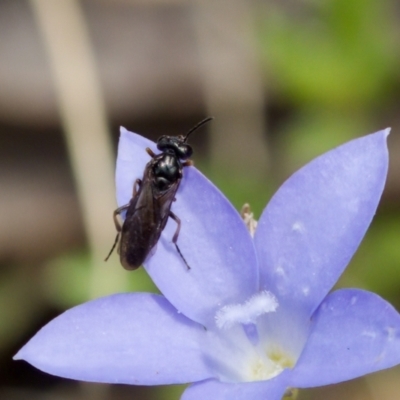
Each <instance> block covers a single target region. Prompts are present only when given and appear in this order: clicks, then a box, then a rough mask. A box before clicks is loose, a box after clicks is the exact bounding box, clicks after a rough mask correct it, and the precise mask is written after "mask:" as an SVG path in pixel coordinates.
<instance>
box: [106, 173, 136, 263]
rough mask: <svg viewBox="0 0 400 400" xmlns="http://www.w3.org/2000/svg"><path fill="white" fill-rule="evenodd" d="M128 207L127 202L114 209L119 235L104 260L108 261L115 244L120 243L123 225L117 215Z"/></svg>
mask: <svg viewBox="0 0 400 400" xmlns="http://www.w3.org/2000/svg"><path fill="white" fill-rule="evenodd" d="M139 180H140V179H139ZM136 183H137V182H136ZM133 190H134V191H135V188H134V189H133ZM128 207H129V204H125V205H124V206H122V207H119V208H117V209H116V210H115V211H114V213H113V219H114V224H115V229H116V230H117V232H118V233H117V236H116V238H115V241H114V244H113V246H112V247H111V250H110V252H109V253H108V256H107V257H106V258H105V259H104V261H107V260H108V259H109V258H110V256H111V254H112V252H113V251H114V249H115V246H116V245H117V243H118V239H119V234H120V232H121V229H122V227H121V224H120V222H119V221H118V218H117V216H118V215H119V214H121V213H122V211H125V210H126V209H127V208H128Z"/></svg>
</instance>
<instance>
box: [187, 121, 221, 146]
mask: <svg viewBox="0 0 400 400" xmlns="http://www.w3.org/2000/svg"><path fill="white" fill-rule="evenodd" d="M212 119H214V117H207V118H205V119H203V120H202V121H200V122H199V123H198V124H196V125H195V126H194V127H193V128H192V129H191V130H190V131H189V132H188V133H187V134H186V135H185V140H184V142H186V141H187V140H188V137H189V135H190V134H191V133H192V132H194V131H195V130H197V129H199V128H200V127H201V126H202V125H204V124H206V123H207V122H208V121H211V120H212Z"/></svg>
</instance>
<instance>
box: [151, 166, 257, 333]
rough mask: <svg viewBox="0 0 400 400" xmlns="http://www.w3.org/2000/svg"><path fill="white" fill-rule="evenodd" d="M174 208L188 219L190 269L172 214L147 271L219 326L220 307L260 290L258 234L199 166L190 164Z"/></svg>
mask: <svg viewBox="0 0 400 400" xmlns="http://www.w3.org/2000/svg"><path fill="white" fill-rule="evenodd" d="M172 211H173V212H174V213H175V214H176V215H178V216H179V218H180V219H181V221H182V224H181V231H180V234H179V238H178V245H179V247H180V249H181V251H182V253H183V255H184V257H185V258H186V260H187V262H188V264H189V266H190V270H188V269H187V268H186V266H185V264H184V263H183V261H182V259H181V257H180V256H179V254H178V252H177V251H176V249H175V247H174V245H173V243H172V236H173V234H174V232H175V230H176V223H175V222H174V221H172V220H171V219H170V220H169V222H168V224H167V226H166V228H165V231H164V233H163V235H162V237H161V239H160V241H159V243H158V245H157V250H156V252H155V254H154V255H153V256H152V257H150V258H149V259H148V261H147V262H146V263H145V265H146V270H147V272H148V273H149V275H150V276H151V278H152V279H153V281H154V282H155V284H156V285H157V286H158V288H159V289H160V290H161V292H162V293H163V294H164V295H165V297H167V298H168V300H169V301H170V302H171V303H172V304H174V306H175V307H176V308H177V309H178V310H179V311H181V312H183V313H184V314H185V315H186V316H187V317H189V318H191V319H193V320H194V321H197V322H199V323H202V324H203V325H205V326H209V327H210V326H213V325H214V322H215V321H214V317H215V312H216V310H218V309H219V308H221V307H223V306H224V305H226V304H231V303H235V304H236V303H241V302H244V301H245V300H247V299H248V298H249V297H250V296H252V295H253V294H254V293H255V292H256V291H257V288H258V269H257V261H256V256H255V250H254V245H253V242H252V239H251V237H250V235H249V233H248V231H247V229H246V227H245V225H244V223H243V221H242V219H241V218H240V216H239V214H238V212H237V211H236V210H235V209H234V208H233V206H232V205H231V203H229V201H228V200H227V199H226V198H225V197H224V196H223V195H222V193H221V192H220V191H219V190H218V189H217V188H216V187H215V186H214V185H212V184H211V182H210V181H208V179H206V178H205V177H204V176H203V175H202V174H201V173H200V172H199V171H198V170H196V169H195V168H192V167H189V168H186V169H185V176H184V178H183V180H182V183H181V186H180V188H179V192H178V194H177V196H176V202H174V204H173V205H172Z"/></svg>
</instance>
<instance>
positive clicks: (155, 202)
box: [105, 117, 212, 270]
mask: <svg viewBox="0 0 400 400" xmlns="http://www.w3.org/2000/svg"><path fill="white" fill-rule="evenodd" d="M211 119H212V117H208V118H206V119H204V120H202V121H201V122H199V123H198V124H197V125H196V126H194V127H193V128H192V129H190V131H189V132H188V133H187V134H186V135H184V136H183V135H179V136H161V137H160V138H159V139H158V141H157V149H158V150H160V151H161V153H160V154H154V152H153V151H152V150H151V149H149V148H146V151H147V153H148V154H149V155H150V157H151V160H150V161H149V162H148V163H147V164H146V167H145V169H144V172H143V177H142V179H136V181H135V183H134V185H133V194H132V198H131V200H130V201H129V203H128V204H125V205H124V206H122V207H119V208H117V209H116V210H115V211H114V214H113V218H114V224H115V227H116V229H117V237H116V238H115V242H114V244H113V246H112V248H111V250H110V253H109V254H108V256H107V257H106V259H105V261H107V260H108V258H109V257H110V256H111V254H112V252H113V250H114V249H115V246H116V245H117V243H119V245H118V253H119V256H120V261H121V264H122V266H123V267H124V268H125V269H127V270H134V269H137V268H139V267H140V266H141V265H142V264H143V262H144V261H145V260H146V258H147V256H148V255H149V253H150V252H151V250H152V249H153V248H154V246H155V245H156V244H157V242H158V240H159V238H160V236H161V233H162V231H163V230H164V228H165V225H166V224H167V221H168V218H172V219H173V220H174V221H175V222H176V224H177V228H176V231H175V234H174V236H173V237H172V242H173V243H174V245H175V247H176V250H177V252H178V253H179V255H180V257H181V258H182V260H183V262H184V263H185V265H186V267H187V269H190V267H189V264H188V263H187V261H186V259H185V257H183V254H182V252H181V250H180V249H179V246H178V244H177V241H178V236H179V231H180V229H181V220H180V219H179V218H178V216H177V215H175V214H174V213H173V212H172V211H171V205H172V202H173V201H175V194H176V192H177V190H178V188H179V185H180V183H181V180H182V177H183V168H184V167H188V166H189V165H192V164H193V163H192V161H191V160H189V158H190V157H191V156H192V154H193V149H192V147H191V146H190V145H189V144H188V143H186V142H187V140H188V138H189V135H190V134H191V133H192V132H194V131H195V130H197V129H198V128H199V127H200V126H202V125H204V124H205V123H206V122H208V121H210V120H211ZM123 211H126V217H125V221H124V222H123V224H122V226H121V224H120V222H119V219H118V215H120V214H121V213H122V212H123Z"/></svg>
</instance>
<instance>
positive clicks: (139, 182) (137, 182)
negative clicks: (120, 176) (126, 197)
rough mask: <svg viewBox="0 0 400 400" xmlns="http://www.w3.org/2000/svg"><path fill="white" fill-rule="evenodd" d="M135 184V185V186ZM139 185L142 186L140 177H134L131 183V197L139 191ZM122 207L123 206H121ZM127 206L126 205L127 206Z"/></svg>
mask: <svg viewBox="0 0 400 400" xmlns="http://www.w3.org/2000/svg"><path fill="white" fill-rule="evenodd" d="M136 186H137V187H136ZM140 186H142V180H141V179H139V178H138V179H136V181H135V183H134V184H133V193H132V198H133V197H135V196H136V193H137V192H138V191H139V189H140ZM123 207H124V206H123ZM127 208H128V207H127Z"/></svg>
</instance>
